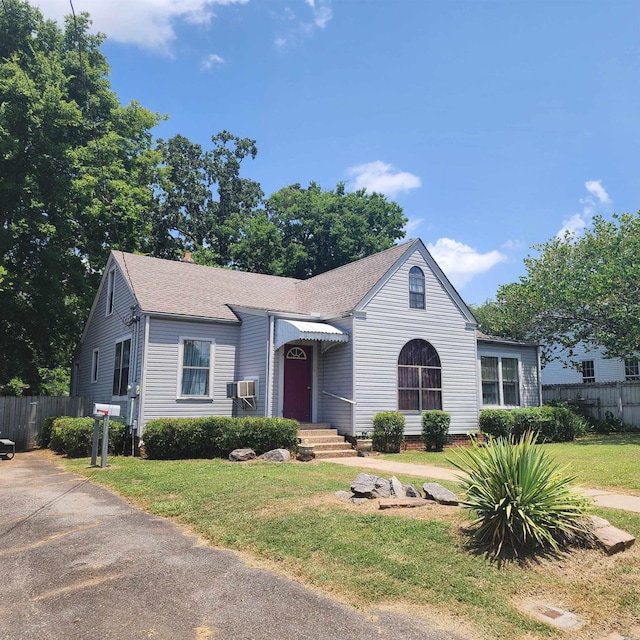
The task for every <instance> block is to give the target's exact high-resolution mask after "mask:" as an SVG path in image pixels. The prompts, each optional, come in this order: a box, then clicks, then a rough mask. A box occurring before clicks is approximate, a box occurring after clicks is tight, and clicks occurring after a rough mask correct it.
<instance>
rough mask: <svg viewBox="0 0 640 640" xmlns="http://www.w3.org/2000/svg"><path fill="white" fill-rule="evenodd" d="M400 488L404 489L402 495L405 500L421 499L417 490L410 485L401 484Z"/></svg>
mask: <svg viewBox="0 0 640 640" xmlns="http://www.w3.org/2000/svg"><path fill="white" fill-rule="evenodd" d="M402 488H403V489H404V494H405V495H406V496H407V498H422V496H421V495H420V492H419V491H418V489H417V488H416V487H414V486H413V485H412V484H403V485H402Z"/></svg>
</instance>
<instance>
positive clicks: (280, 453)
mask: <svg viewBox="0 0 640 640" xmlns="http://www.w3.org/2000/svg"><path fill="white" fill-rule="evenodd" d="M260 459H261V460H268V461H269V462H289V460H291V453H289V451H288V450H287V449H272V450H271V451H267V452H266V453H263V454H262V455H261V456H260Z"/></svg>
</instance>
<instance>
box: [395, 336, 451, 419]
mask: <svg viewBox="0 0 640 640" xmlns="http://www.w3.org/2000/svg"><path fill="white" fill-rule="evenodd" d="M398 409H399V410H400V411H427V410H428V409H442V367H441V365H440V356H438V352H437V351H436V350H435V348H434V347H433V345H432V344H431V343H429V342H427V341H426V340H420V339H416V340H410V341H409V342H407V343H406V344H405V345H404V347H402V350H401V351H400V355H399V357H398Z"/></svg>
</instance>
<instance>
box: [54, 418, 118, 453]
mask: <svg viewBox="0 0 640 640" xmlns="http://www.w3.org/2000/svg"><path fill="white" fill-rule="evenodd" d="M93 423H94V419H93V418H70V417H68V416H62V417H60V418H54V419H53V420H52V421H51V437H50V440H49V448H50V449H53V451H55V452H56V453H66V454H67V457H69V458H84V457H86V456H90V455H91V447H92V445H93ZM126 438H127V428H126V426H125V425H124V424H122V423H120V422H115V421H113V422H110V423H109V448H108V451H109V453H110V454H111V455H114V454H115V455H117V454H119V453H122V452H123V451H124V447H125V442H126ZM100 439H101V440H102V425H100Z"/></svg>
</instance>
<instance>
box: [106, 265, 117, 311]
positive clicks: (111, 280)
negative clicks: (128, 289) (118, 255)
mask: <svg viewBox="0 0 640 640" xmlns="http://www.w3.org/2000/svg"><path fill="white" fill-rule="evenodd" d="M115 292H116V270H115V269H111V271H109V275H108V277H107V308H106V315H108V316H110V315H111V314H112V313H113V298H114V295H115Z"/></svg>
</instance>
